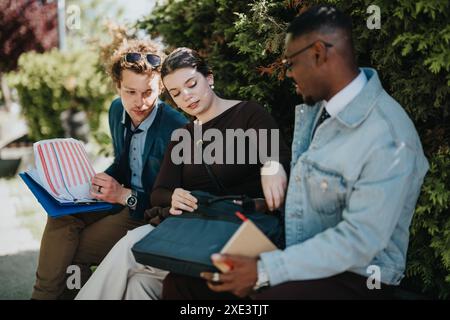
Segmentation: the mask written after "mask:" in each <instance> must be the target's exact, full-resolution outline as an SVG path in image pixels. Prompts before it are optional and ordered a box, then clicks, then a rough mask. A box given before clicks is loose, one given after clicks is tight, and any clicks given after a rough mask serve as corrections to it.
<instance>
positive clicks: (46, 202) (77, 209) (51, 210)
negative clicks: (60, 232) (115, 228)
mask: <svg viewBox="0 0 450 320" xmlns="http://www.w3.org/2000/svg"><path fill="white" fill-rule="evenodd" d="M19 176H20V177H21V178H22V180H23V181H24V182H25V184H26V185H27V186H28V188H29V189H30V190H31V192H32V193H33V195H34V196H35V197H36V199H37V200H38V201H39V203H40V204H41V205H42V207H43V208H44V210H45V211H47V213H48V215H49V216H51V217H53V218H55V217H60V216H65V215H70V214H75V213H84V212H94V211H108V210H111V209H113V208H114V207H116V206H114V205H113V204H111V203H107V202H98V203H95V202H94V203H83V204H82V203H60V202H59V201H58V200H56V199H55V198H53V197H52V196H51V195H50V194H49V193H48V192H47V190H45V189H44V188H43V187H42V186H40V185H39V184H38V183H37V182H36V181H34V180H33V179H32V178H31V177H30V176H29V175H28V174H27V173H26V172H22V173H19Z"/></svg>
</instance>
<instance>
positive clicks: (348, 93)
mask: <svg viewBox="0 0 450 320" xmlns="http://www.w3.org/2000/svg"><path fill="white" fill-rule="evenodd" d="M366 83H367V77H366V75H365V74H364V72H363V71H361V70H360V71H359V75H358V76H357V77H356V78H355V79H353V80H352V81H351V82H350V83H349V84H348V85H346V86H345V87H344V88H343V89H342V90H341V91H339V92H338V93H336V94H335V95H334V96H333V97H332V98H331V99H330V101H328V102H326V101H324V103H325V108H326V110H327V112H328V113H329V114H330V116H331V117H336V116H337V114H338V113H339V112H341V111H342V110H344V109H345V107H346V106H347V105H348V104H349V103H350V101H352V100H353V99H354V98H355V97H356V96H357V95H358V94H359V93H360V92H361V90H362V89H363V88H364V86H365V85H366Z"/></svg>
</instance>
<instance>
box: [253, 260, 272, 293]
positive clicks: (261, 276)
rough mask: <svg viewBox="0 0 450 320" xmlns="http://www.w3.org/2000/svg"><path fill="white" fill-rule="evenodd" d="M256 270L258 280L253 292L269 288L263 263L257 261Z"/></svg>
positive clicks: (267, 276)
mask: <svg viewBox="0 0 450 320" xmlns="http://www.w3.org/2000/svg"><path fill="white" fill-rule="evenodd" d="M257 268H258V280H256V284H255V286H254V287H253V290H254V291H258V290H261V288H264V287H268V286H270V281H269V274H268V273H267V272H266V269H265V268H264V263H263V262H262V261H261V260H258V263H257Z"/></svg>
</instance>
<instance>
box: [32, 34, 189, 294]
mask: <svg viewBox="0 0 450 320" xmlns="http://www.w3.org/2000/svg"><path fill="white" fill-rule="evenodd" d="M162 59H163V53H162V52H161V51H160V50H159V49H158V47H157V45H156V44H154V43H153V42H151V41H143V40H132V41H126V42H124V43H123V44H122V45H121V46H120V47H119V48H118V49H117V50H116V51H115V52H114V54H113V55H112V57H111V61H110V63H109V67H108V69H109V70H108V71H109V74H110V76H111V78H112V80H113V82H114V84H115V86H116V88H117V91H118V94H119V98H116V99H115V100H114V101H113V102H112V103H111V107H110V109H109V126H110V130H111V136H112V142H113V146H114V155H115V156H114V162H113V164H112V165H111V166H110V167H109V168H107V169H106V170H105V172H102V173H98V174H96V175H95V176H94V177H93V178H92V188H91V193H92V196H93V197H95V198H97V199H99V200H102V201H106V202H109V203H112V204H114V209H113V210H111V211H108V212H101V213H99V212H94V213H82V214H75V215H68V216H63V217H59V218H52V217H50V216H49V217H48V220H47V224H46V227H45V230H44V234H43V236H42V242H41V249H40V254H39V264H38V268H37V272H36V283H35V285H34V288H33V294H32V299H39V300H40V299H63V298H69V297H73V296H75V294H76V292H70V291H68V290H67V288H66V278H67V276H68V274H67V272H68V271H67V270H68V267H69V266H71V265H77V266H79V268H80V269H79V270H80V275H81V277H80V278H81V279H80V280H81V285H82V284H83V283H84V282H86V281H87V279H88V278H89V276H90V273H91V270H90V267H91V266H92V265H97V264H99V263H100V262H101V261H102V259H103V258H104V257H105V256H106V254H107V253H108V252H109V250H110V249H111V248H112V247H113V246H114V244H115V243H116V242H117V241H118V240H119V239H120V238H122V237H123V236H124V235H125V234H126V233H127V231H128V230H131V229H134V228H136V227H138V226H141V225H143V224H144V223H145V222H144V219H143V216H144V211H145V210H146V209H148V208H150V192H151V189H152V186H153V183H154V181H155V178H156V176H157V174H158V172H159V168H160V164H161V160H162V158H163V155H164V152H165V150H166V147H167V145H168V142H169V141H170V136H171V134H172V131H173V130H175V129H177V128H179V127H181V126H183V125H184V124H185V123H186V122H187V120H186V118H185V117H184V116H183V115H182V114H180V113H179V112H177V111H175V110H174V109H173V108H172V107H171V106H169V105H167V104H166V103H164V102H162V101H161V100H159V99H158V96H159V95H160V93H161V90H162V85H161V75H160V66H161V63H162ZM73 291H76V290H73Z"/></svg>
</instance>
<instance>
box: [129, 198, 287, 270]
mask: <svg viewBox="0 0 450 320" xmlns="http://www.w3.org/2000/svg"><path fill="white" fill-rule="evenodd" d="M191 193H192V195H193V196H194V197H196V198H197V200H198V203H197V204H198V209H197V210H195V211H194V212H192V213H191V212H183V214H181V215H177V216H173V215H171V216H169V217H167V218H166V219H164V220H163V221H162V222H161V223H160V224H159V225H158V226H157V227H156V228H155V229H154V230H152V231H151V232H150V233H149V234H148V235H147V236H145V237H144V238H143V239H141V240H140V241H139V242H137V243H136V244H135V245H134V246H133V248H132V251H133V254H134V256H135V258H136V261H137V262H139V263H142V264H145V265H150V266H153V267H156V268H160V269H163V270H168V271H170V272H173V273H178V274H183V275H188V276H193V277H199V276H200V272H203V271H217V269H216V268H215V267H214V265H213V264H212V262H211V255H212V254H213V253H218V252H220V250H221V249H222V248H223V246H224V245H225V244H226V242H227V241H228V240H229V239H230V237H231V236H232V235H233V234H234V232H235V231H236V230H237V229H238V228H239V226H240V224H241V223H242V220H241V219H240V218H238V217H237V216H236V214H235V213H236V212H237V211H238V212H241V213H244V214H245V215H246V217H247V218H249V219H251V220H252V221H253V222H254V223H255V224H256V225H257V226H258V227H259V228H260V229H261V230H262V231H263V232H264V233H265V234H266V235H267V236H268V237H269V238H270V239H271V240H272V242H273V243H274V244H275V245H277V247H279V248H282V247H283V242H284V235H283V231H282V230H283V227H282V222H281V217H280V216H277V215H269V214H265V213H261V212H257V211H255V208H254V202H253V200H252V199H250V198H248V197H245V196H215V195H212V194H210V193H207V192H203V191H192V192H191ZM233 200H237V201H239V202H241V203H242V205H240V204H237V203H235V201H233Z"/></svg>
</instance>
